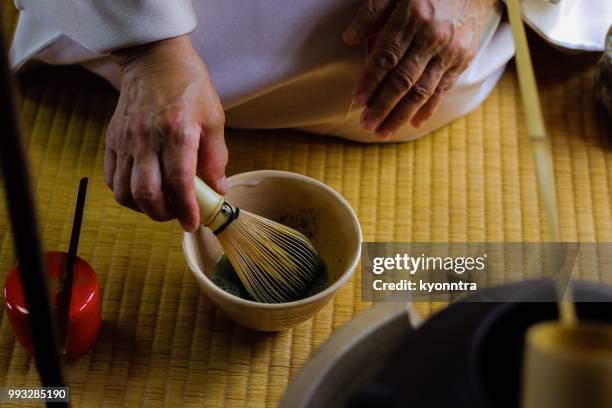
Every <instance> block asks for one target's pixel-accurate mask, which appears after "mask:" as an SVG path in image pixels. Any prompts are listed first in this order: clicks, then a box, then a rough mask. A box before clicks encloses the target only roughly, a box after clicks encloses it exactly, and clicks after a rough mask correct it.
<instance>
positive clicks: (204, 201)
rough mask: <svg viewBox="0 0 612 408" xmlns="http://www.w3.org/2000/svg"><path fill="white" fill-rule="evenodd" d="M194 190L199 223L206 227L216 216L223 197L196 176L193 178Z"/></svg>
mask: <svg viewBox="0 0 612 408" xmlns="http://www.w3.org/2000/svg"><path fill="white" fill-rule="evenodd" d="M195 191H196V200H197V201H198V206H199V207H200V223H201V224H202V225H204V226H207V227H208V226H210V225H211V224H212V223H213V221H214V220H215V218H216V217H217V214H218V213H219V211H220V210H221V207H222V206H223V203H224V202H225V199H224V198H223V197H222V196H221V195H219V194H218V193H217V192H216V191H215V190H213V189H212V188H210V187H208V185H206V183H204V182H203V181H202V180H200V179H199V178H198V177H196V178H195Z"/></svg>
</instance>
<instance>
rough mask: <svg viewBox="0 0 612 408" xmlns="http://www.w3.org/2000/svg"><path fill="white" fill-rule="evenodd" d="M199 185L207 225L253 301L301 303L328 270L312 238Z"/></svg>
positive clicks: (203, 223)
mask: <svg viewBox="0 0 612 408" xmlns="http://www.w3.org/2000/svg"><path fill="white" fill-rule="evenodd" d="M195 186H196V198H197V201H198V205H199V206H200V217H201V219H200V222H201V224H202V225H204V226H205V227H207V228H209V229H210V230H211V231H212V232H213V233H214V234H215V235H216V236H217V239H218V240H219V242H220V243H221V246H222V247H223V250H224V251H225V255H226V256H227V258H228V259H229V261H230V263H231V264H232V266H233V267H234V269H235V270H236V273H237V274H238V277H239V278H240V281H241V282H242V284H243V285H244V287H245V288H246V290H247V291H248V292H249V294H250V295H251V296H252V297H253V299H255V300H256V301H258V302H264V303H281V302H289V301H292V300H297V299H299V298H301V297H302V296H303V295H304V294H305V293H306V291H307V290H308V288H309V286H310V285H311V283H312V281H313V280H314V279H315V277H316V276H317V275H318V274H319V273H321V270H322V269H323V268H324V265H323V261H322V260H321V257H320V256H319V254H318V253H317V251H316V250H315V248H314V247H313V245H312V244H311V243H310V241H309V240H308V238H306V237H305V236H304V235H303V234H301V233H299V232H298V231H296V230H294V229H292V228H289V227H286V226H284V225H282V224H279V223H277V222H274V221H271V220H269V219H267V218H264V217H260V216H259V215H256V214H252V213H249V212H248V211H244V210H240V209H239V208H238V207H235V206H233V205H232V204H230V203H228V202H227V201H225V199H224V198H223V197H222V196H220V195H219V194H217V193H216V192H215V191H214V190H213V189H211V188H210V187H208V186H207V185H206V184H205V183H204V182H203V181H202V180H200V179H199V178H197V177H196V180H195Z"/></svg>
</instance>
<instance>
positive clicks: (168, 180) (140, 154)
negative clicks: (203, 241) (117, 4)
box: [104, 36, 227, 231]
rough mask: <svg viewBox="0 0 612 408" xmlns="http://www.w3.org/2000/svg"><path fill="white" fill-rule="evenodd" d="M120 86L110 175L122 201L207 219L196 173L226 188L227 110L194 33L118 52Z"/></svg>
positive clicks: (192, 225)
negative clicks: (200, 203) (199, 198)
mask: <svg viewBox="0 0 612 408" xmlns="http://www.w3.org/2000/svg"><path fill="white" fill-rule="evenodd" d="M113 57H114V58H115V60H116V61H117V62H118V63H119V65H120V67H121V71H122V82H121V94H120V96H119V101H118V103H117V108H116V110H115V113H114V115H113V117H112V119H111V121H110V124H109V126H108V130H107V135H106V156H105V163H104V164H105V166H104V175H105V181H106V184H107V185H108V186H109V187H110V188H111V190H113V192H114V194H115V198H116V199H117V201H118V202H119V203H120V204H122V205H124V206H127V207H129V208H132V209H134V210H136V211H142V212H144V213H145V214H147V215H148V216H149V217H151V218H152V219H154V220H157V221H167V220H170V219H172V218H178V219H179V221H180V223H181V225H182V227H183V229H185V230H186V231H194V230H195V229H196V228H197V227H198V226H199V224H200V215H199V209H198V204H197V202H196V199H195V191H194V176H195V175H196V173H197V175H198V176H200V177H201V178H202V179H203V180H205V181H206V182H207V183H208V184H209V185H210V186H211V187H212V188H214V189H215V190H217V191H218V192H219V193H222V194H223V193H224V192H225V190H226V188H227V186H226V184H227V182H226V181H225V176H224V174H225V166H226V164H227V148H226V146H225V141H224V123H225V117H224V113H223V108H222V107H221V103H220V101H219V97H218V96H217V92H216V91H215V88H214V86H213V84H212V82H211V79H210V77H209V75H208V71H207V69H206V66H205V64H204V63H203V61H202V60H201V59H200V57H199V56H198V55H197V53H196V52H195V51H194V50H193V48H192V46H191V41H190V40H189V37H187V36H183V37H177V38H173V39H169V40H164V41H160V42H157V43H153V44H147V45H145V46H141V47H138V48H132V49H128V50H122V51H118V52H115V53H113Z"/></svg>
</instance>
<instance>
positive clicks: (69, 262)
mask: <svg viewBox="0 0 612 408" xmlns="http://www.w3.org/2000/svg"><path fill="white" fill-rule="evenodd" d="M86 194H87V177H83V178H82V179H81V182H80V183H79V193H78V195H77V203H76V208H75V209H74V219H73V220H72V233H71V234H70V247H69V248H68V255H66V260H65V264H64V268H63V276H60V277H59V278H60V279H59V281H60V292H59V293H58V295H57V298H58V302H57V306H58V326H59V336H60V349H61V351H62V352H63V353H66V349H67V347H68V325H69V319H70V300H71V299H72V285H73V282H74V265H75V262H76V257H77V251H78V249H79V237H80V236H81V223H82V221H83V211H84V209H85V196H86Z"/></svg>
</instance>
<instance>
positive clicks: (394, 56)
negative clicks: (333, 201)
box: [343, 0, 495, 139]
mask: <svg viewBox="0 0 612 408" xmlns="http://www.w3.org/2000/svg"><path fill="white" fill-rule="evenodd" d="M494 4H495V0H395V1H394V0H365V2H364V3H363V4H362V6H361V7H360V9H359V10H358V12H357V15H356V17H355V19H354V21H353V22H352V23H351V25H350V26H349V27H348V28H347V29H346V31H345V32H344V34H343V38H344V40H345V42H347V43H349V44H358V43H362V42H364V41H367V40H368V39H370V38H372V37H375V43H374V47H373V49H372V51H371V53H370V55H369V56H368V60H367V62H366V66H365V69H364V71H363V73H362V75H361V78H360V79H359V81H358V84H357V88H356V90H355V97H354V99H355V102H356V103H357V104H359V105H361V106H365V108H364V110H363V112H362V115H361V126H362V127H363V128H364V129H366V130H371V131H375V132H376V135H377V136H378V137H380V138H382V139H388V138H390V137H391V136H392V135H393V133H394V132H395V131H397V129H398V128H399V127H400V126H402V125H403V124H405V123H406V122H408V121H410V123H411V124H412V125H413V126H415V127H419V126H421V124H422V123H423V122H424V121H426V120H427V119H429V118H430V117H431V116H432V115H433V114H434V113H435V111H436V110H437V108H438V106H439V105H440V101H441V100H442V98H443V97H444V95H445V94H446V93H447V92H448V91H449V90H450V89H451V88H452V86H453V85H454V83H455V81H456V80H457V78H458V77H459V75H460V74H461V73H462V72H463V71H464V70H465V69H466V68H467V66H468V65H469V63H470V62H471V60H472V59H473V57H474V54H475V53H476V50H477V48H478V42H479V39H480V35H481V33H482V31H483V25H484V23H485V20H486V19H485V17H486V16H487V15H488V13H489V12H490V11H492V10H493V6H494Z"/></svg>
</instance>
